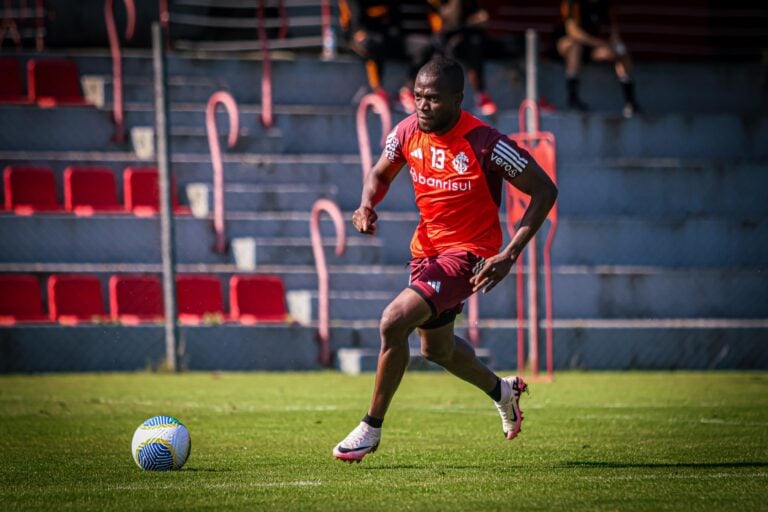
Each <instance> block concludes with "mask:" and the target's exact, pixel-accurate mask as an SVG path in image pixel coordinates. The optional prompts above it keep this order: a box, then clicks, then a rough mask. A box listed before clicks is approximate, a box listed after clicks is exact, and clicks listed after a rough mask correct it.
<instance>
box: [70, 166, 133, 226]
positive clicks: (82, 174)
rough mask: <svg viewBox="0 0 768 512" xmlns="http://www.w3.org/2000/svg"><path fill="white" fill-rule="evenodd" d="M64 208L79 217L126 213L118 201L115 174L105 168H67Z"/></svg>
mask: <svg viewBox="0 0 768 512" xmlns="http://www.w3.org/2000/svg"><path fill="white" fill-rule="evenodd" d="M64 208H65V209H66V210H67V211H70V212H74V213H75V214H77V215H93V213H94V212H96V211H98V212H101V213H107V212H123V211H125V210H124V209H123V206H122V205H121V204H120V203H119V202H118V200H117V188H116V185H115V174H114V173H113V172H112V170H111V169H108V168H105V167H75V166H69V167H67V168H66V169H65V170H64Z"/></svg>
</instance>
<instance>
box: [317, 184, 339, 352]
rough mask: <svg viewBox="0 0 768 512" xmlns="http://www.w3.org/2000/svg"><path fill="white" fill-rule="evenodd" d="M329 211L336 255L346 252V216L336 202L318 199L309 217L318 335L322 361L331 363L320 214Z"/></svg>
mask: <svg viewBox="0 0 768 512" xmlns="http://www.w3.org/2000/svg"><path fill="white" fill-rule="evenodd" d="M322 212H326V213H328V215H330V216H331V219H332V220H333V224H334V226H335V227H336V255H337V256H341V255H342V254H344V249H345V247H346V244H347V235H346V231H345V229H344V217H343V216H342V214H341V210H340V209H339V207H338V206H336V203H334V202H333V201H331V200H330V199H318V200H317V201H315V204H314V205H312V213H311V215H310V219H309V232H310V236H311V238H312V253H313V254H314V256H315V268H316V269H317V285H318V306H317V309H318V311H317V318H318V336H319V338H320V358H319V359H320V363H321V364H323V365H326V366H327V365H330V364H331V334H330V315H329V309H330V308H329V298H328V266H327V264H326V262H325V252H323V240H322V236H321V235H320V214H321V213H322Z"/></svg>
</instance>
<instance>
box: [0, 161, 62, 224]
mask: <svg viewBox="0 0 768 512" xmlns="http://www.w3.org/2000/svg"><path fill="white" fill-rule="evenodd" d="M3 185H4V188H5V209H6V210H13V211H14V212H15V213H17V214H19V215H30V214H32V213H36V212H56V211H60V210H61V209H62V208H61V203H59V201H58V199H57V198H56V197H57V196H56V182H55V180H54V176H53V170H51V169H50V168H49V167H36V166H24V165H18V166H16V165H8V166H6V167H5V169H4V170H3Z"/></svg>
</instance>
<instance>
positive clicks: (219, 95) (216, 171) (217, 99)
mask: <svg viewBox="0 0 768 512" xmlns="http://www.w3.org/2000/svg"><path fill="white" fill-rule="evenodd" d="M218 105H224V107H225V108H226V109H227V112H228V113H229V136H228V139H227V144H228V146H229V147H230V148H232V147H234V146H235V144H236V143H237V136H238V133H239V131H240V116H239V113H238V110H237V103H236V102H235V99H234V98H233V97H232V95H231V94H229V93H228V92H226V91H218V92H215V93H213V94H212V95H211V97H210V99H209V100H208V106H207V107H206V109H205V127H206V131H207V132H208V147H209V148H210V150H211V163H212V165H213V204H214V209H213V227H214V230H215V231H216V243H215V245H214V247H213V249H214V251H216V252H218V253H223V252H224V251H226V250H227V238H226V233H225V225H224V165H223V163H222V161H221V148H220V146H219V133H218V129H217V127H216V107H217V106H218Z"/></svg>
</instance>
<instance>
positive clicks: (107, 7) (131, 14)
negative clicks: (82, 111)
mask: <svg viewBox="0 0 768 512" xmlns="http://www.w3.org/2000/svg"><path fill="white" fill-rule="evenodd" d="M123 2H124V3H125V12H126V17H127V18H126V26H125V38H126V39H127V40H130V39H132V38H133V31H134V28H135V27H136V6H135V5H134V3H133V0H123ZM113 3H114V2H113V0H104V21H105V22H106V24H107V35H108V36H109V49H110V52H111V53H112V87H113V93H112V95H113V103H114V105H113V107H112V117H113V118H114V121H115V137H114V138H115V141H116V142H120V143H122V142H124V141H125V121H124V118H123V58H122V53H121V51H120V38H119V37H118V35H117V26H116V25H115V12H114V6H113Z"/></svg>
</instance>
